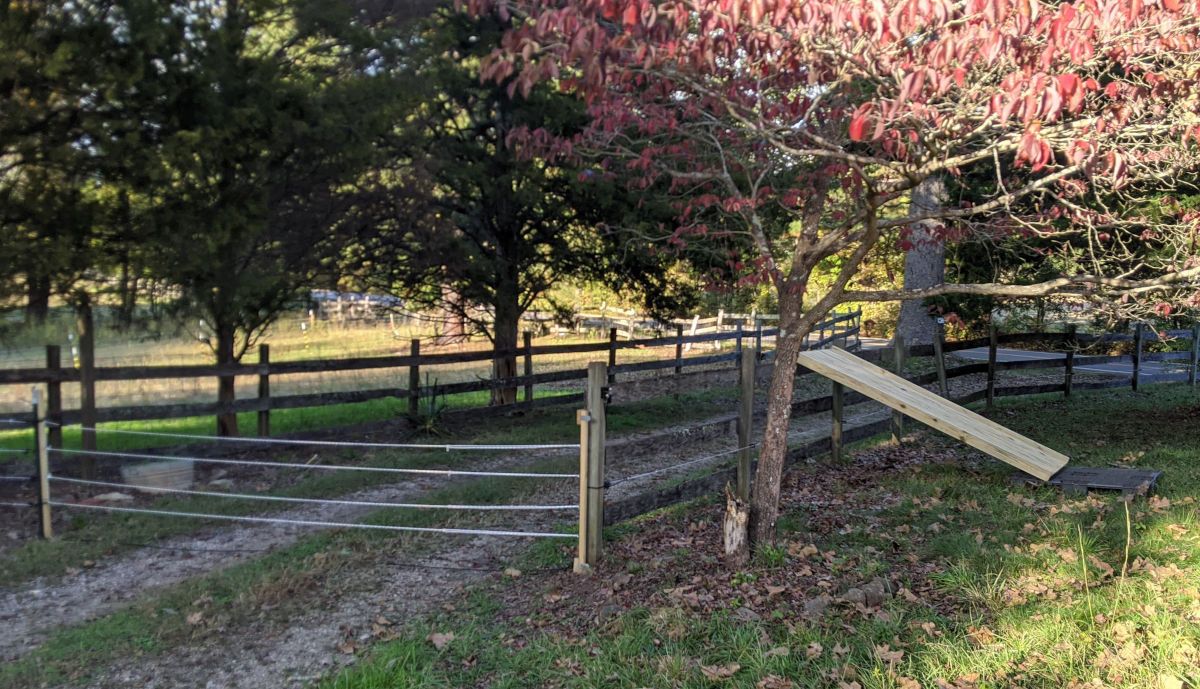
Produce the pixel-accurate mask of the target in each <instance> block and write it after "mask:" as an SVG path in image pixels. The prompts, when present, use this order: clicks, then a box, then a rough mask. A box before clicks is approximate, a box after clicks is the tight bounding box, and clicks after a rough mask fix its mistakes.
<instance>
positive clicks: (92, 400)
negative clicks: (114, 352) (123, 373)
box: [75, 295, 96, 479]
mask: <svg viewBox="0 0 1200 689" xmlns="http://www.w3.org/2000/svg"><path fill="white" fill-rule="evenodd" d="M75 325H76V329H77V330H78V331H79V421H80V426H81V428H80V435H81V445H82V447H83V449H84V451H85V452H86V451H87V450H95V449H96V323H95V318H94V316H93V314H92V302H91V299H90V298H89V297H88V296H87V295H83V296H81V298H80V302H79V306H78V307H77V312H76V321H75ZM79 467H80V473H81V474H82V475H83V478H85V479H94V478H96V458H95V457H94V456H92V455H88V454H85V455H83V456H82V459H81V461H80V464H79Z"/></svg>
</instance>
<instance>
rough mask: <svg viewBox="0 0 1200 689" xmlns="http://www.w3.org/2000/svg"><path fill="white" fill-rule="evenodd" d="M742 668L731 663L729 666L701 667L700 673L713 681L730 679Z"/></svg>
mask: <svg viewBox="0 0 1200 689" xmlns="http://www.w3.org/2000/svg"><path fill="white" fill-rule="evenodd" d="M741 669H742V666H741V665H739V664H737V663H729V664H727V665H701V666H700V672H701V673H702V674H703V675H704V676H705V677H707V678H709V679H711V680H722V679H729V678H730V677H733V676H734V675H735V674H737V671H738V670H741Z"/></svg>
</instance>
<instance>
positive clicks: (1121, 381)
mask: <svg viewBox="0 0 1200 689" xmlns="http://www.w3.org/2000/svg"><path fill="white" fill-rule="evenodd" d="M1170 338H1174V339H1178V340H1182V341H1186V342H1187V343H1188V346H1187V348H1186V349H1183V350H1180V351H1172V352H1159V353H1146V352H1145V351H1144V345H1145V343H1146V342H1147V341H1148V340H1150V339H1159V340H1166V339H1170ZM1054 341H1058V342H1059V344H1062V345H1070V347H1071V348H1069V349H1067V351H1065V352H1063V353H1062V354H1061V355H1054V354H1048V353H1045V352H1031V353H1030V354H1029V356H1030V357H1032V358H1025V359H1022V358H1019V357H1018V358H1012V359H1011V360H1007V361H1002V360H1000V349H1001V348H1000V345H1001V344H1018V343H1019V344H1029V343H1041V344H1045V343H1047V342H1054ZM1122 341H1129V342H1131V343H1132V351H1131V353H1130V354H1126V355H1119V356H1077V355H1076V349H1075V347H1078V346H1080V345H1082V344H1097V343H1099V344H1103V343H1108V342H1122ZM981 347H985V348H986V352H987V359H986V361H983V362H978V363H968V364H962V365H957V366H954V367H947V365H946V356H945V355H946V354H947V353H950V352H956V351H963V350H969V349H977V348H981ZM859 355H860V356H861V357H863V358H864V359H866V360H868V361H872V362H875V363H878V364H880V365H885V366H887V367H889V368H894V370H895V371H896V372H897V373H898V374H900V375H902V376H904V377H905V378H907V379H908V380H910V381H912V382H914V383H917V384H920V385H933V384H935V383H936V384H938V386H939V391H940V393H941V394H942V395H943V396H947V397H948V396H949V390H948V386H947V385H946V382H947V381H948V380H952V379H954V378H958V377H961V376H967V375H973V374H980V373H983V374H986V378H985V385H984V387H983V388H981V389H978V390H975V391H972V392H969V393H967V394H965V395H960V396H958V397H955V398H953V399H954V401H955V402H957V403H960V404H968V403H971V402H975V401H979V400H986V401H987V404H988V405H989V406H990V405H991V404H992V402H993V401H994V399H995V398H996V397H1002V396H1009V395H1031V394H1045V393H1059V392H1060V393H1062V394H1064V395H1066V396H1070V394H1071V393H1072V391H1073V390H1081V389H1100V388H1113V387H1118V386H1129V387H1131V388H1133V389H1135V390H1136V389H1137V388H1138V386H1139V385H1140V384H1144V383H1150V382H1170V381H1186V382H1187V383H1188V384H1189V385H1191V386H1193V387H1194V386H1195V385H1196V378H1197V365H1198V364H1200V327H1194V328H1192V329H1191V330H1188V331H1170V332H1166V333H1150V334H1148V333H1147V332H1146V331H1144V330H1143V329H1141V328H1139V329H1137V330H1136V331H1135V332H1134V333H1133V334H1132V335H1101V336H1082V335H1073V334H1050V335H1048V334H1045V333H1020V334H1006V335H1001V334H998V333H996V332H995V331H994V330H993V331H992V332H991V333H990V335H989V337H987V338H982V339H978V340H968V341H958V342H945V341H943V340H942V338H941V337H940V336H939V337H938V338H937V339H936V340H935V342H934V343H933V344H932V345H928V346H924V345H922V346H913V347H906V346H904V343H903V342H902V341H900V342H896V343H895V344H894V345H893V346H892V347H889V348H885V349H876V350H871V351H866V352H861V353H860V354H859ZM732 356H733V357H734V360H735V361H736V362H737V371H738V390H739V403H738V409H737V414H736V416H735V417H734V418H735V419H736V435H737V444H736V446H735V447H733V448H731V449H725V450H720V451H717V452H707V453H704V454H703V455H702V456H699V457H689V458H687V459H685V460H683V461H680V462H676V463H673V464H670V465H667V466H659V467H654V468H652V469H650V470H648V471H640V472H638V473H633V474H625V475H622V476H610V475H609V474H608V472H607V470H606V463H607V462H606V460H607V451H606V443H607V438H606V436H607V430H606V428H607V427H606V406H607V404H608V401H609V395H608V387H609V385H610V381H611V377H610V376H611V373H612V370H611V369H610V367H609V366H608V365H607V364H605V363H604V362H594V363H591V364H589V366H588V368H587V369H586V370H585V371H584V375H585V378H586V388H585V389H586V392H585V394H584V397H583V400H582V402H583V404H582V405H581V407H582V408H580V409H579V411H578V412H577V414H576V422H577V424H578V427H579V441H578V443H569V444H536V445H534V444H530V445H517V444H510V445H484V444H452V443H446V444H443V443H377V442H369V443H364V442H342V441H318V440H292V439H275V438H222V437H213V436H193V435H184V434H170V433H157V432H151V431H135V430H126V429H104V428H98V429H96V432H98V433H125V434H135V435H156V436H161V437H164V438H175V439H176V440H204V441H208V442H211V443H256V444H263V445H269V446H273V447H288V446H328V447H342V448H348V449H356V450H363V449H393V450H398V451H426V450H447V451H449V450H456V451H463V452H502V453H510V454H516V453H528V452H531V451H552V452H561V451H570V452H578V456H579V468H578V471H577V472H575V473H551V472H536V471H490V470H487V471H483V470H472V469H459V468H455V469H452V468H445V469H442V468H419V469H418V468H405V467H390V466H387V467H385V466H373V465H350V464H310V463H300V462H286V461H257V460H250V459H231V458H216V457H203V456H186V457H184V456H177V455H168V454H159V453H155V454H149V453H135V452H109V451H104V452H100V451H88V450H68V449H64V448H61V447H57V446H55V445H53V444H52V443H51V441H50V431H51V429H53V428H60V427H61V424H59V423H57V422H54V421H51V420H49V419H48V418H47V407H46V406H45V405H43V404H42V400H41V396H40V394H35V396H34V405H33V410H32V412H31V415H32V421H28V420H24V419H14V418H6V419H0V423H3V424H5V425H9V426H17V427H19V426H27V425H32V426H33V427H34V429H35V433H34V436H35V447H34V455H35V456H36V462H35V467H36V471H35V475H34V476H14V475H7V476H2V477H0V480H3V481H5V482H33V483H34V485H35V486H36V491H35V493H36V499H35V500H34V501H33V502H19V501H5V502H0V506H6V507H12V508H24V509H34V510H37V512H38V523H39V532H40V535H41V536H42V537H44V538H51V537H53V536H54V529H53V516H52V515H53V511H54V510H56V509H61V510H91V511H101V512H112V513H129V514H142V515H154V516H159V517H164V518H174V519H204V520H218V521H232V522H248V523H257V524H291V525H295V526H302V527H317V528H319V527H334V528H344V529H368V530H377V531H394V532H417V533H430V534H441V535H448V536H490V537H515V538H561V539H572V540H575V541H576V548H577V551H576V552H577V554H576V569H577V570H580V571H586V570H587V569H588V568H589V567H591V566H592V565H594V564H595V563H596V562H597V561H598V559H599V558H600V556H601V550H602V537H601V534H602V529H603V527H604V526H605V525H606V524H611V523H615V522H618V521H621V520H624V519H627V518H629V517H632V516H635V515H637V514H641V513H644V512H647V511H650V510H653V509H657V508H660V507H663V506H666V505H669V504H672V503H674V502H678V501H681V500H686V499H691V498H695V497H699V496H703V495H712V494H714V493H715V492H717V491H719V490H720V489H721V488H722V487H723V486H724V485H727V484H733V485H735V486H736V491H737V493H738V494H739V495H740V496H741V497H742V498H743V499H744V498H747V497H748V496H749V491H750V486H751V483H752V476H753V470H754V457H753V451H754V449H755V447H756V446H757V444H756V443H755V442H754V441H753V439H754V429H753V426H754V419H755V406H754V399H755V392H756V389H757V387H758V382H757V381H758V380H759V379H760V378H761V376H760V373H763V372H765V371H763V370H761V369H766V368H768V367H770V366H773V361H772V359H773V357H772V355H771V353H767V352H764V351H762V350H761V349H751V348H749V347H743V348H741V349H740V350H739V351H737V352H734V353H733V355H732ZM1006 356H1011V353H1010V354H1007V355H1006ZM910 357H932V359H933V364H934V366H933V368H934V370H933V371H929V372H926V373H921V374H916V375H906V362H907V360H908V359H909V358H910ZM1167 361H1180V362H1183V364H1184V365H1183V366H1182V367H1181V370H1179V371H1178V372H1161V371H1159V372H1153V373H1149V374H1146V373H1145V372H1144V371H1143V367H1145V366H1146V365H1147V364H1148V363H1150V362H1167ZM1113 364H1122V365H1126V366H1128V367H1129V375H1128V376H1125V375H1122V374H1117V375H1112V373H1113V372H1112V371H1111V370H1109V369H1101V372H1103V373H1104V374H1105V375H1107V376H1109V377H1110V378H1112V379H1111V380H1101V381H1092V382H1086V383H1077V382H1075V381H1074V376H1075V375H1076V373H1077V372H1082V371H1086V370H1088V369H1092V368H1094V367H1099V366H1110V367H1111V366H1112V365H1113ZM1183 368H1186V370H1182V369H1183ZM1030 369H1062V372H1063V373H1062V375H1063V378H1062V381H1061V382H1053V383H1038V384H1030V385H1012V386H999V385H997V373H998V372H999V371H1018V370H1030ZM796 375H797V376H806V375H813V374H812V372H810V371H806V370H804V369H798V370H797V371H796ZM863 401H867V398H866V397H865V396H862V395H859V394H857V393H853V392H846V391H844V390H842V388H841V386H834V387H833V392H832V394H830V395H827V396H824V397H819V398H816V399H807V400H801V401H798V402H794V403H793V405H792V411H793V415H794V416H797V417H801V416H810V415H814V414H820V413H823V412H826V411H831V412H832V414H831V417H830V433H829V435H828V436H827V437H821V438H818V439H816V440H814V441H811V442H808V443H805V444H803V445H800V446H795V447H792V448H790V450H789V458H790V459H791V460H792V461H795V460H796V459H799V458H804V457H812V456H817V455H821V454H825V453H831V454H832V455H833V456H834V457H835V458H839V457H840V456H841V454H842V450H843V446H844V444H845V443H847V442H851V441H853V440H856V439H860V438H865V437H870V436H872V435H876V434H878V433H881V432H884V431H886V430H887V429H888V428H890V429H891V431H892V433H893V435H894V437H895V439H896V440H897V441H898V440H899V439H900V436H901V435H902V433H903V425H904V418H903V416H902V414H900V413H899V412H894V413H893V415H892V418H890V419H883V420H877V421H871V422H868V423H863V424H859V425H855V426H849V427H848V426H847V425H846V422H847V421H848V419H846V418H845V416H844V409H845V407H846V406H850V405H854V404H857V403H859V402H863ZM849 421H853V419H849ZM86 454H92V455H101V456H106V457H112V458H114V459H118V460H120V461H123V462H145V461H172V460H173V461H178V462H185V463H189V464H198V463H212V464H218V465H229V466H239V465H240V466H248V467H256V468H270V469H274V470H282V471H290V470H303V471H314V470H315V471H326V472H335V471H339V472H348V471H357V472H373V473H377V474H381V475H386V476H389V477H391V478H396V477H399V476H404V475H422V476H437V477H445V478H454V477H473V478H483V479H491V478H497V479H499V478H504V479H531V480H570V481H573V482H577V483H578V489H579V490H578V501H577V502H576V503H573V504H540V505H526V504H506V505H496V504H450V505H447V504H440V503H432V502H390V501H372V500H355V499H325V498H298V497H292V496H281V495H268V494H250V493H234V492H214V491H196V490H192V489H190V488H171V487H168V488H161V487H154V488H150V489H146V488H144V487H139V486H138V485H134V484H131V483H129V482H128V481H124V482H116V481H100V480H95V479H91V478H78V477H75V476H67V475H59V474H56V473H54V472H53V471H52V468H51V463H50V458H51V456H53V455H65V456H71V455H86ZM731 458H732V460H733V462H734V466H732V467H726V466H725V465H726V464H727V463H728V461H729V459H731ZM702 466H703V467H704V468H708V469H715V470H714V471H712V472H711V473H708V474H705V475H702V476H700V477H696V478H686V477H685V478H684V479H683V480H681V481H678V482H677V483H674V484H672V485H669V486H668V487H666V488H661V489H658V490H651V491H646V492H642V493H636V494H631V495H629V496H627V497H624V498H621V499H620V500H617V501H606V497H605V491H606V489H608V488H610V487H612V486H615V485H619V484H623V483H628V482H634V481H642V480H646V479H650V478H653V477H655V476H657V475H661V474H675V475H676V477H678V475H679V474H680V473H681V472H683V471H685V470H688V469H694V468H700V467H702ZM57 485H69V486H78V487H82V488H90V489H94V490H111V489H114V488H116V489H130V490H134V491H136V490H143V491H147V490H148V492H150V493H151V494H152V495H155V494H159V493H162V494H166V495H183V496H204V497H206V498H207V497H211V498H216V499H221V500H236V501H255V502H269V503H276V504H278V503H289V504H301V505H326V506H334V505H336V506H344V507H358V508H361V509H387V508H402V509H431V510H432V509H436V510H456V511H481V512H499V511H511V512H518V513H529V512H540V513H550V512H564V513H573V514H574V515H576V516H577V520H578V527H577V531H576V533H574V534H571V533H563V532H553V531H544V530H543V531H535V530H532V529H517V528H507V529H500V528H455V527H448V526H421V525H402V524H374V523H359V522H352V521H331V520H324V519H304V518H290V517H286V516H260V515H246V514H221V513H217V512H211V511H210V512H194V511H185V510H182V509H168V508H165V507H160V506H156V505H153V504H152V505H149V506H143V507H128V506H120V505H107V504H91V503H85V502H72V501H68V500H63V499H61V498H56V496H55V492H54V488H55V486H57Z"/></svg>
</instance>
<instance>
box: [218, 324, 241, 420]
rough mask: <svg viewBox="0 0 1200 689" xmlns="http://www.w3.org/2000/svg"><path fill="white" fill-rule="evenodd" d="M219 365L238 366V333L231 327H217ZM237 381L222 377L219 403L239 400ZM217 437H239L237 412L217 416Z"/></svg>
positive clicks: (219, 387) (219, 379)
mask: <svg viewBox="0 0 1200 689" xmlns="http://www.w3.org/2000/svg"><path fill="white" fill-rule="evenodd" d="M216 338H217V348H216V350H217V364H236V363H237V357H236V355H235V351H234V350H235V347H236V339H237V331H236V329H235V328H234V327H233V326H230V325H224V324H221V325H217V326H216ZM235 382H236V379H235V378H234V377H233V376H221V377H219V378H218V379H217V403H218V404H221V405H227V404H233V403H234V402H235V401H236V400H237V387H236V385H235ZM217 435H221V436H230V437H233V436H236V435H238V418H237V414H236V413H235V412H228V413H223V414H218V415H217Z"/></svg>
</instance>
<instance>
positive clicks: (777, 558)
mask: <svg viewBox="0 0 1200 689" xmlns="http://www.w3.org/2000/svg"><path fill="white" fill-rule="evenodd" d="M754 559H755V560H756V561H757V564H759V565H760V566H762V567H770V568H775V567H782V566H784V565H786V564H787V551H786V550H784V549H783V548H780V547H779V546H777V545H765V546H762V547H760V548H759V549H758V550H757V551H756V552H755V553H754Z"/></svg>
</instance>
